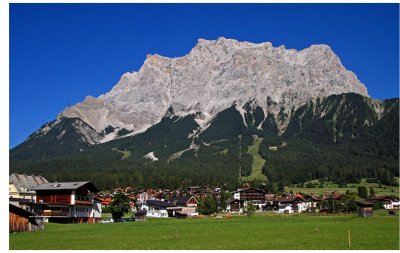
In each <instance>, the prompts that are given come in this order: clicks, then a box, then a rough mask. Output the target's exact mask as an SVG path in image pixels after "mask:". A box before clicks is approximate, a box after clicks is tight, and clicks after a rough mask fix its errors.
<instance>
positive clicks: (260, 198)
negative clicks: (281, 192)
mask: <svg viewBox="0 0 400 253" xmlns="http://www.w3.org/2000/svg"><path fill="white" fill-rule="evenodd" d="M231 193H232V195H233V198H234V199H238V200H244V201H245V202H247V201H251V202H253V204H254V205H256V206H257V207H258V208H259V209H261V208H262V207H263V206H264V205H265V195H266V194H267V192H266V191H264V190H262V189H257V188H252V187H249V188H239V189H236V190H235V191H232V192H231Z"/></svg>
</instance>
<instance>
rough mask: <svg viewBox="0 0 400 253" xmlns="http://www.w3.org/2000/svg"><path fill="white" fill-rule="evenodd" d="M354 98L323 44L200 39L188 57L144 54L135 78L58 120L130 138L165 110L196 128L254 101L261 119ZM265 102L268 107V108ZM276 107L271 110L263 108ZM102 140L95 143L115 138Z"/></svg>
mask: <svg viewBox="0 0 400 253" xmlns="http://www.w3.org/2000/svg"><path fill="white" fill-rule="evenodd" d="M348 92H356V93H359V94H362V95H364V96H368V93H367V89H366V88H365V86H364V85H363V84H362V83H361V82H359V81H358V79H357V77H356V76H355V74H354V73H353V72H351V71H348V70H346V69H345V68H344V67H343V65H342V64H341V62H340V59H339V58H338V57H337V55H336V54H334V53H333V51H332V50H331V49H330V47H329V46H326V45H312V46H311V47H309V48H306V49H304V50H301V51H297V50H294V49H289V50H287V49H286V48H285V47H284V46H280V47H273V46H272V44H271V43H269V42H264V43H260V44H254V43H249V42H238V41H237V40H232V39H225V38H223V37H221V38H219V39H218V40H214V41H208V40H203V39H199V40H198V42H197V44H196V46H195V47H194V48H193V49H192V50H191V51H190V52H189V54H187V55H185V56H182V57H177V58H168V57H163V56H160V55H157V54H155V55H148V56H147V58H146V60H145V62H144V64H143V66H142V67H141V68H140V70H139V71H138V72H132V73H125V74H124V75H122V77H121V79H120V81H119V82H118V83H117V84H116V85H115V86H114V87H113V88H112V89H111V91H110V92H108V93H106V94H103V95H101V96H99V97H98V98H94V97H91V96H87V97H86V98H85V100H84V101H83V102H81V103H78V104H77V105H75V106H72V107H67V108H66V109H65V110H64V111H63V112H61V113H60V114H59V116H58V118H61V117H68V118H80V119H81V120H83V121H84V122H85V123H86V124H88V125H89V126H91V127H92V128H93V129H95V130H96V132H98V133H100V132H102V131H103V130H104V129H105V128H107V127H108V126H111V127H113V128H114V129H115V131H119V130H121V129H126V130H127V131H129V134H127V135H126V136H131V135H134V134H138V133H142V132H143V131H145V130H146V129H148V128H149V127H150V126H152V125H154V124H155V123H158V122H160V120H161V119H162V117H164V115H165V114H166V113H167V110H168V109H169V108H172V109H173V111H174V114H175V115H177V116H181V117H183V116H186V115H188V114H192V113H201V115H200V116H199V120H197V122H198V124H199V125H200V126H203V125H204V124H207V122H208V121H209V120H210V119H211V118H212V117H214V116H215V115H216V114H218V113H219V112H221V111H222V110H224V109H226V108H228V107H230V106H231V104H232V103H233V102H236V103H237V104H238V108H240V107H242V106H243V105H244V104H245V103H247V102H248V101H250V100H255V101H256V102H257V103H258V105H260V107H261V108H262V109H263V110H264V114H265V115H267V114H268V111H271V112H273V113H275V114H277V113H279V110H280V108H281V107H282V106H285V107H286V108H289V107H291V106H293V105H295V106H298V105H300V104H303V103H305V102H307V101H308V100H310V99H312V98H315V97H317V96H328V95H332V94H341V93H348ZM268 101H270V102H268ZM268 103H275V104H276V105H277V106H272V107H271V106H269V105H268ZM117 137H118V136H117V134H116V133H110V134H108V135H105V136H104V137H103V139H102V140H100V141H94V140H92V141H94V142H98V143H102V142H105V141H109V140H112V139H114V138H117Z"/></svg>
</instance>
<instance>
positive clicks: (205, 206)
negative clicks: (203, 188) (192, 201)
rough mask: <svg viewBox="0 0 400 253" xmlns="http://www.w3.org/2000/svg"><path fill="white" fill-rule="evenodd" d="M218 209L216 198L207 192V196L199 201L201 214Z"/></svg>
mask: <svg viewBox="0 0 400 253" xmlns="http://www.w3.org/2000/svg"><path fill="white" fill-rule="evenodd" d="M216 211H217V207H216V205H215V200H214V198H213V196H212V195H211V194H207V196H206V197H205V198H204V199H203V200H202V201H201V202H200V203H199V213H201V214H206V215H208V214H213V213H215V212H216Z"/></svg>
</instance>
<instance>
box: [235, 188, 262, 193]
mask: <svg viewBox="0 0 400 253" xmlns="http://www.w3.org/2000/svg"><path fill="white" fill-rule="evenodd" d="M247 190H256V191H258V192H261V193H266V191H265V190H263V189H258V188H253V187H249V188H238V189H236V190H235V191H233V192H231V193H236V192H243V191H247Z"/></svg>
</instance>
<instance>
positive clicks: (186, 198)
mask: <svg viewBox="0 0 400 253" xmlns="http://www.w3.org/2000/svg"><path fill="white" fill-rule="evenodd" d="M191 198H194V199H195V200H196V198H195V197H193V196H182V197H171V198H169V199H168V200H167V201H168V202H170V203H174V204H175V205H177V206H179V205H185V206H186V204H187V202H189V200H190V199H191ZM196 202H197V203H198V201H197V200H196Z"/></svg>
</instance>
